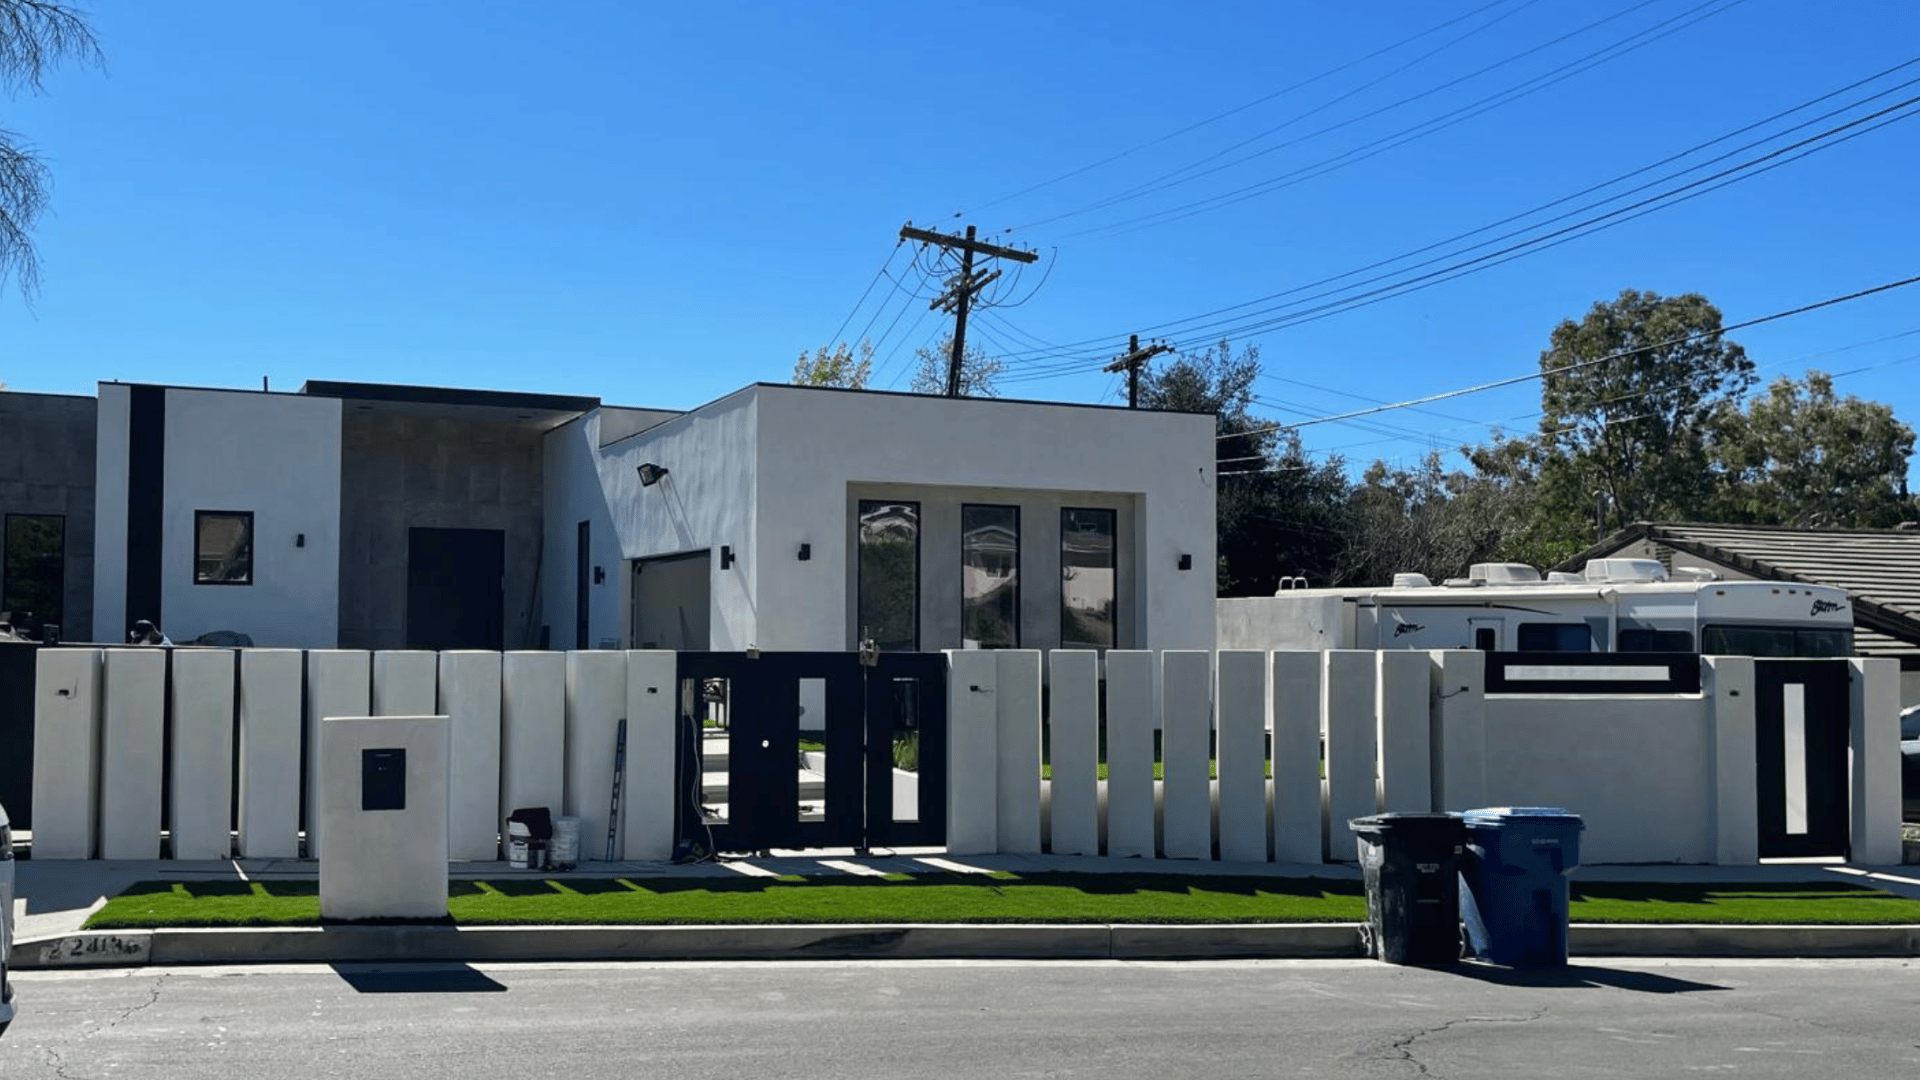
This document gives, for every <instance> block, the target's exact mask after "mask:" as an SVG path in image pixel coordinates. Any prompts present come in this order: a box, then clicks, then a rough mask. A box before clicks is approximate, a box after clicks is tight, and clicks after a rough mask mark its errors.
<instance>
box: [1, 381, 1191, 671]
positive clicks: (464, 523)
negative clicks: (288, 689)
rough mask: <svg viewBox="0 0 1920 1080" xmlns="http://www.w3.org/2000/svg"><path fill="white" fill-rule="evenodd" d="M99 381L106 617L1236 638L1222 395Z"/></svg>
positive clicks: (626, 631) (274, 637)
mask: <svg viewBox="0 0 1920 1080" xmlns="http://www.w3.org/2000/svg"><path fill="white" fill-rule="evenodd" d="M12 397H14V395H11V394H4V393H0V399H7V398H12ZM96 411H97V419H96V420H95V421H94V430H93V432H92V433H91V435H92V437H91V440H90V441H91V446H92V450H93V453H92V458H93V463H94V469H93V485H92V491H91V496H92V500H91V501H92V511H93V512H92V521H91V522H90V523H84V524H89V525H90V526H91V533H92V535H91V550H90V552H89V553H88V554H89V558H90V562H91V566H90V567H80V566H70V567H69V566H63V567H61V568H58V569H59V572H60V573H61V574H62V575H63V577H62V583H61V587H62V588H64V589H65V590H66V594H67V596H68V597H69V601H68V605H67V606H68V607H70V608H78V609H84V610H87V611H89V612H90V614H91V620H90V623H91V630H92V637H93V639H94V640H102V641H117V640H124V637H125V634H126V631H127V628H129V627H131V626H132V625H133V623H134V622H135V621H137V620H141V619H146V620H150V621H152V622H153V623H155V624H156V625H157V626H159V627H160V628H161V629H162V630H163V631H164V632H165V633H166V634H167V635H168V637H169V638H170V639H171V640H173V641H174V642H176V643H184V642H188V641H192V640H194V639H196V638H199V637H202V636H203V635H207V634H215V633H219V632H232V633H237V634H244V635H246V636H247V638H249V639H251V641H252V642H253V643H254V644H256V645H260V646H281V647H297V648H332V647H344V648H366V649H398V648H426V649H446V648H488V649H502V648H504V649H526V648H553V649H577V648H646V647H658V648H672V649H696V650H697V649H714V650H741V649H747V648H759V649H764V650H834V651H838V650H846V649H851V648H855V647H857V645H858V644H859V643H860V642H861V641H862V640H863V639H867V638H871V639H872V640H873V641H874V642H875V643H876V645H878V647H880V648H882V649H895V650H922V651H932V650H938V649H943V648H962V647H1010V648H1011V647H1019V648H1043V649H1044V648H1056V647H1060V646H1062V645H1066V646H1082V647H1096V648H1134V649H1206V648H1211V647H1212V646H1213V643H1214V608H1213V603H1214V568H1215V549H1214V487H1213V484H1214V466H1213V462H1214V425H1213V420H1212V418H1211V417H1210V416H1207V415H1202V414H1187V413H1172V412H1159V411H1151V410H1139V411H1136V410H1130V409H1124V408H1117V407H1110V406H1091V405H1072V404H1061V403H1049V402H1029V401H1009V400H1000V399H948V398H941V397H930V396H925V395H918V394H898V393H883V392H872V391H858V390H841V389H826V388H816V387H801V386H791V385H784V384H767V383H761V384H755V385H751V386H747V387H744V388H742V389H740V390H738V391H735V392H734V393H732V394H729V395H727V396H725V397H723V398H720V399H719V400H717V401H714V402H711V403H709V404H706V405H703V406H700V407H698V408H696V409H693V410H691V411H686V412H680V411H676V410H668V409H643V408H623V407H616V406H609V405H603V404H602V403H601V402H600V401H599V400H598V399H596V398H591V397H569V396H560V395H546V394H519V393H504V392H496V391H481V390H461V389H449V388H434V387H414V386H390V385H379V384H367V383H338V382H309V383H308V384H307V385H306V386H304V387H302V388H301V389H300V390H299V391H297V392H291V393H289V392H268V391H265V390H231V389H205V388H191V387H171V386H152V385H132V384H123V383H104V384H101V386H100V388H99V397H98V403H97V410H96ZM76 415H79V414H76ZM76 422H77V421H76ZM67 426H69V427H72V426H74V425H73V424H69V425H67ZM70 434H73V435H74V436H75V437H76V438H78V437H79V436H80V433H79V432H78V429H77V428H76V429H75V432H73V433H70ZM10 490H11V489H0V501H8V500H9V499H10V496H9V494H8V492H9V491H10ZM0 511H5V512H8V513H13V512H15V511H14V508H13V507H11V506H0ZM76 524H83V523H82V522H70V523H69V524H68V526H67V528H68V529H69V531H71V530H72V529H73V527H74V526H75V525H76ZM70 546H72V545H70ZM42 564H47V565H50V563H48V560H47V559H46V558H45V557H44V553H43V557H42V558H41V559H40V562H39V563H36V564H35V565H42ZM76 621H77V620H74V619H73V618H72V616H71V615H69V616H68V622H69V624H72V623H74V622H76ZM67 638H68V640H75V637H74V635H73V634H72V633H68V634H67Z"/></svg>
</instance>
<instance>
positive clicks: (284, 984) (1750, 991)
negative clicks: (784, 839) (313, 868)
mask: <svg viewBox="0 0 1920 1080" xmlns="http://www.w3.org/2000/svg"><path fill="white" fill-rule="evenodd" d="M1917 976H1920V973H1916V972H1915V971H1914V970H1912V966H1911V964H1910V963H1909V962H1907V961H1902V960H1826V961H1806V960H1803V961H1730V960H1720V961H1704V960H1702V961H1639V962H1622V963H1615V964H1609V965H1607V966H1597V965H1593V964H1580V965H1576V966H1574V967H1573V968H1570V969H1568V970H1567V971H1565V972H1560V973H1552V974H1539V973H1536V974H1518V973H1511V972H1501V971H1496V970H1491V969H1474V968H1450V969H1439V970H1423V969H1413V968H1396V967H1389V966H1386V965H1383V964H1378V963H1374V962H1371V961H1359V960H1353V961H1338V960H1335V961H1327V960H1317V961H1315V960H1264V961H1227V962H1221V961H1214V962H1183V963H1126V962H1114V961H1092V962H1074V961H1051V962H1019V961H1008V962H985V963H983V962H978V961H880V962H785V963H681V964H521V965H508V964H502V965H486V966H481V967H473V966H467V965H461V964H433V965H418V966H399V967H378V966H373V965H365V964H352V965H349V964H341V965H332V966H299V967H290V966H274V967H246V968H240V967H226V968H219V967H176V968H153V967H149V968H138V969H113V970H99V971H90V972H89V971H43V972H23V973H20V974H19V975H17V976H16V982H17V984H18V989H19V991H20V1005H21V1012H20V1020H19V1022H17V1023H16V1024H15V1025H14V1027H13V1029H12V1030H11V1031H10V1032H9V1033H8V1034H7V1035H6V1037H5V1038H0V1076H4V1077H6V1078H7V1080H43V1078H45V1080H53V1078H60V1080H107V1078H114V1080H145V1078H149V1077H151V1078H161V1077H166V1078H170V1080H177V1078H184V1077H222V1078H224V1077H233V1078H242V1077H245V1078H250V1080H251V1078H257V1077H272V1076H281V1077H287V1076H314V1077H322V1076H324V1077H341V1078H362V1077H364V1078H368V1080H372V1078H380V1080H390V1078H394V1077H408V1078H423V1077H424V1078H432V1077H449V1078H452V1077H459V1078H461V1080H472V1078H476V1077H532V1076H564V1077H567V1078H569V1080H599V1078H603V1077H608V1078H611V1077H618V1078H621V1080H633V1078H636V1077H656V1076H658V1077H674V1078H686V1080H704V1078H709V1077H711V1078H722V1077H724V1078H727V1080H741V1078H743V1077H755V1078H758V1077H818V1076H833V1077H836V1078H846V1080H868V1078H876V1080H877V1078H881V1077H885V1078H888V1080H896V1078H898V1077H902V1076H933V1077H937V1078H938V1080H971V1078H976V1077H978V1078H987V1077H993V1078H1008V1077H1034V1076H1048V1077H1052V1076H1061V1077H1069V1076H1088V1077H1102V1078H1115V1080H1120V1078H1129V1077H1147V1078H1152V1080H1175V1078H1181V1077H1208V1078H1217V1077H1277V1076H1351V1077H1411V1076H1428V1077H1443V1078H1466V1077H1482V1076H1486V1077H1492V1076H1499V1077H1513V1076H1556V1077H1564V1076H1587V1075H1591V1076H1688V1075H1695V1074H1703V1073H1704V1074H1708V1075H1712V1074H1721V1073H1724V1074H1729V1075H1736V1076H1741V1077H1773V1076H1778V1077H1796V1078H1820V1077H1842V1076H1844V1077H1847V1078H1849V1080H1858V1078H1859V1077H1867V1076H1898V1075H1907V1076H1911V1075H1916V1072H1917V1071H1920V1049H1917V1048H1916V1044H1920V1026H1917V1025H1916V1024H1915V1021H1914V1017H1915V1016H1916V1015H1920V1010H1916V1006H1920V977H1917Z"/></svg>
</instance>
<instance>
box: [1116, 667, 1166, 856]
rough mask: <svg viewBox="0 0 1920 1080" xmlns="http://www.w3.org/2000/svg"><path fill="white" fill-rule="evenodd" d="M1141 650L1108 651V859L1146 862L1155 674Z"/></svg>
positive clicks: (1150, 845) (1150, 834) (1151, 844)
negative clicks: (1115, 857) (1132, 858)
mask: <svg viewBox="0 0 1920 1080" xmlns="http://www.w3.org/2000/svg"><path fill="white" fill-rule="evenodd" d="M1158 663H1159V659H1158V658H1157V657H1156V656H1154V654H1153V653H1151V652H1147V651H1145V650H1131V649H1129V650H1121V649H1109V650H1108V651H1107V854H1108V855H1115V856H1138V857H1140V858H1146V859H1151V858H1153V857H1154V856H1155V854H1156V853H1157V844H1156V841H1155V822H1154V818H1155V813H1154V782H1153V730H1154V726H1155V722H1156V720H1157V716H1156V713H1157V710H1156V709H1155V708H1154V706H1155V700H1154V692H1153V685H1154V678H1153V675H1154V668H1155V666H1156V665H1157V664H1158Z"/></svg>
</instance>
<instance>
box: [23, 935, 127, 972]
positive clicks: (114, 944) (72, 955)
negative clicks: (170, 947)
mask: <svg viewBox="0 0 1920 1080" xmlns="http://www.w3.org/2000/svg"><path fill="white" fill-rule="evenodd" d="M151 940H152V939H151V938H149V937H147V936H146V935H144V934H139V935H128V936H125V937H121V936H119V935H116V934H100V935H94V936H89V937H70V938H60V939H59V940H57V941H49V942H47V943H45V944H44V945H41V946H40V962H41V963H42V964H48V965H54V964H124V963H127V962H129V961H142V960H145V959H147V947H148V945H149V944H150V943H151Z"/></svg>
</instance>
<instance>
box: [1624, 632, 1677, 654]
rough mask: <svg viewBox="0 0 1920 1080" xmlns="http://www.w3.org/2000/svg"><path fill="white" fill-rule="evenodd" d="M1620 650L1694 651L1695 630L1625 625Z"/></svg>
mask: <svg viewBox="0 0 1920 1080" xmlns="http://www.w3.org/2000/svg"><path fill="white" fill-rule="evenodd" d="M1620 651H1621V652H1677V653H1690V652H1692V651H1693V632H1692V631H1690V630H1653V629H1648V628H1646V627H1624V626H1623V627H1621V628H1620Z"/></svg>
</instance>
